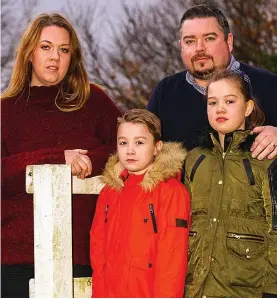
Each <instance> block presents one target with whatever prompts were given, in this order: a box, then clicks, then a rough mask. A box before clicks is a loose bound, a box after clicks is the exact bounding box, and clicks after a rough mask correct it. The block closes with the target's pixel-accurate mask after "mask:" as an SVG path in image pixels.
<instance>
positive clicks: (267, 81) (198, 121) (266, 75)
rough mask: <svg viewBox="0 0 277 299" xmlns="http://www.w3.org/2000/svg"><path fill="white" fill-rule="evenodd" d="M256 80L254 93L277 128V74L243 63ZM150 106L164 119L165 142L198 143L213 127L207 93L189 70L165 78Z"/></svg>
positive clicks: (242, 68)
mask: <svg viewBox="0 0 277 299" xmlns="http://www.w3.org/2000/svg"><path fill="white" fill-rule="evenodd" d="M240 69H241V70H242V71H243V72H245V73H246V74H247V75H248V76H249V78H250V80H251V83H252V88H253V95H254V97H255V98H256V100H257V101H258V103H259V105H260V107H261V108H262V110H263V112H264V114H265V117H266V119H265V125H272V126H276V127H277V75H276V74H273V73H270V72H267V71H265V70H262V69H258V68H254V67H250V66H248V65H246V64H244V63H241V65H240ZM147 109H148V110H150V111H151V112H153V113H154V114H156V115H157V116H158V117H159V118H160V119H161V121H162V136H163V140H164V141H179V142H183V144H184V146H185V147H186V148H188V149H192V148H194V147H196V146H198V140H199V137H200V136H201V135H203V133H204V132H203V131H204V130H205V129H206V128H208V127H209V123H208V118H207V111H206V101H205V98H204V96H203V95H202V94H201V93H200V92H198V91H197V90H196V89H195V88H194V87H193V86H192V85H191V84H189V83H188V82H187V81H186V71H184V72H180V73H177V74H174V75H172V76H170V77H166V78H164V79H162V80H161V81H160V82H159V83H158V85H157V86H156V87H155V89H154V91H153V93H152V95H151V98H150V100H149V103H148V105H147Z"/></svg>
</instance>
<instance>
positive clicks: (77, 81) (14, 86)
mask: <svg viewBox="0 0 277 299" xmlns="http://www.w3.org/2000/svg"><path fill="white" fill-rule="evenodd" d="M47 26H58V27H61V28H64V29H65V30H67V31H68V33H69V36H70V50H71V61H70V65H69V68H68V71H67V74H66V76H65V78H64V79H63V80H62V83H61V84H60V90H59V96H57V97H56V99H55V103H56V106H57V107H58V108H59V109H60V110H62V111H65V112H69V111H74V110H78V109H80V108H81V107H82V106H83V105H84V103H85V102H86V100H87V99H88V97H89V95H90V85H89V81H88V76H87V73H86V71H85V68H84V63H83V57H82V53H81V46H80V42H79V40H78V37H77V35H76V32H75V30H74V29H73V27H72V25H71V24H70V23H69V22H68V21H67V20H66V19H65V18H64V17H63V16H62V15H60V14H58V13H50V14H40V15H38V16H37V17H36V18H35V19H34V20H33V21H32V22H31V23H30V24H29V26H28V28H27V30H26V31H25V32H24V34H23V36H22V38H21V41H20V43H19V46H18V50H17V54H16V59H15V65H14V68H13V71H12V76H11V80H10V83H9V85H8V87H7V89H6V90H5V91H4V93H3V94H2V96H1V97H2V98H9V97H13V96H16V95H18V94H19V93H20V92H22V91H23V90H24V87H25V86H26V84H27V82H29V84H30V81H31V76H32V63H31V61H30V57H31V55H32V53H33V51H34V49H35V47H36V46H37V44H38V43H39V38H40V35H41V31H42V29H43V28H44V27H47ZM26 74H27V75H26ZM53 100H54V99H53ZM57 100H58V101H59V103H58V102H57Z"/></svg>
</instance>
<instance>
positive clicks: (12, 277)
mask: <svg viewBox="0 0 277 299" xmlns="http://www.w3.org/2000/svg"><path fill="white" fill-rule="evenodd" d="M1 104H2V139H1V146H2V199H3V200H2V297H28V288H29V287H28V281H29V279H30V278H33V277H34V273H33V269H34V268H33V263H34V258H33V251H34V248H33V199H32V195H28V194H26V192H25V168H26V166H27V165H30V164H45V163H51V164H55V163H56V164H63V163H66V164H69V165H71V166H72V174H73V175H76V176H78V177H79V178H82V179H83V178H85V177H87V176H94V175H98V174H100V172H101V170H102V168H103V167H104V165H105V162H106V160H107V158H108V156H109V155H110V153H112V152H113V150H114V149H115V146H116V121H117V117H118V116H119V115H120V113H119V110H118V109H117V108H116V106H115V105H114V104H113V103H112V101H111V100H110V99H109V98H108V96H107V95H106V94H105V93H104V92H103V91H102V89H101V88H99V87H97V86H96V85H94V84H91V85H90V84H89V82H88V77H87V73H86V71H85V69H84V65H83V58H82V54H81V49H80V44H79V41H78V38H77V36H76V33H75V31H74V29H73V28H72V26H71V24H70V23H69V22H68V21H67V20H66V19H65V18H64V17H62V16H61V15H59V14H56V13H53V14H41V15H39V16H38V17H37V18H36V19H34V20H33V22H32V23H31V24H30V25H29V27H28V29H27V30H26V31H25V33H24V34H23V36H22V39H21V42H20V45H19V48H18V53H17V56H16V61H15V66H14V69H13V73H12V77H11V81H10V84H9V86H8V88H7V90H6V91H5V92H4V93H3V95H2V101H1ZM95 201H96V198H94V200H91V198H87V196H86V195H78V196H76V197H74V198H73V263H74V267H73V272H74V276H77V277H78V276H90V275H91V269H90V267H89V265H90V261H89V230H90V225H91V219H92V217H93V214H94V210H95Z"/></svg>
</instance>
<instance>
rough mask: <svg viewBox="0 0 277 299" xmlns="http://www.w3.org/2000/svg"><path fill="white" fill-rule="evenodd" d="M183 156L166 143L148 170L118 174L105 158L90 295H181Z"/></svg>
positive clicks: (185, 202) (185, 210) (185, 209)
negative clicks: (103, 184) (139, 172)
mask: <svg viewBox="0 0 277 299" xmlns="http://www.w3.org/2000/svg"><path fill="white" fill-rule="evenodd" d="M183 159H184V152H183V151H182V150H181V148H180V146H179V145H178V144H171V145H169V144H166V145H165V146H164V149H163V151H162V153H161V154H159V156H158V157H157V158H156V159H155V162H154V167H153V168H152V169H151V170H150V171H148V172H147V174H145V175H132V174H131V175H128V173H127V171H126V170H125V171H123V172H122V173H121V175H120V176H118V175H116V173H118V170H116V168H117V166H116V163H117V157H116V156H114V157H111V158H110V160H109V162H108V164H107V167H106V170H105V174H104V177H105V181H106V184H107V185H106V186H105V188H104V189H103V191H102V192H101V194H100V196H99V198H98V203H97V208H96V214H95V217H94V221H93V225H92V229H91V264H92V268H93V270H94V272H93V297H182V296H183V293H184V284H185V274H186V270H187V247H188V234H189V228H188V226H189V213H190V211H189V195H188V192H187V190H186V189H185V187H184V186H183V185H182V184H181V183H180V182H179V181H178V180H177V179H176V178H175V176H176V175H177V173H178V172H180V170H181V168H182V162H183ZM117 165H118V164H117ZM151 204H152V205H153V208H154V214H155V220H156V224H157V233H155V231H154V227H155V224H154V225H153V221H152V217H151V214H150V207H149V205H151ZM186 223H187V224H188V225H187V227H186Z"/></svg>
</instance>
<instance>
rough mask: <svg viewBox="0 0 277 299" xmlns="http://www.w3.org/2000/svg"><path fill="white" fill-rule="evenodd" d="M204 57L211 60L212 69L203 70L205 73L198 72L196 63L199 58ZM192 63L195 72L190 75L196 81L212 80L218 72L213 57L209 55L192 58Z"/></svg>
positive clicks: (198, 55)
mask: <svg viewBox="0 0 277 299" xmlns="http://www.w3.org/2000/svg"><path fill="white" fill-rule="evenodd" d="M202 57H203V58H209V59H210V60H211V61H212V67H211V68H210V69H206V70H203V71H197V70H195V67H194V62H195V61H196V60H197V58H202ZM191 62H192V66H193V70H192V71H191V72H190V73H191V75H192V76H193V77H195V78H196V79H200V80H210V79H211V77H212V76H213V74H214V73H215V71H216V67H215V64H214V59H213V57H212V56H211V55H207V54H205V53H202V54H197V55H195V56H193V57H192V59H191ZM200 64H201V62H200Z"/></svg>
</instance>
